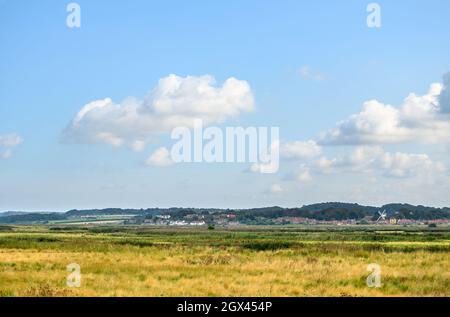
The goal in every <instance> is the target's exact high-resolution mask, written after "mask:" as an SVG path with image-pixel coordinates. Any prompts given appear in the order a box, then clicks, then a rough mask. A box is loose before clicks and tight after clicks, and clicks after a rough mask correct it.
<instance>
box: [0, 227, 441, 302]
mask: <svg viewBox="0 0 450 317" xmlns="http://www.w3.org/2000/svg"><path fill="white" fill-rule="evenodd" d="M70 263H77V264H79V265H80V268H81V286H80V287H68V286H67V285H66V281H67V276H68V275H69V274H70V272H68V271H67V270H66V267H67V265H68V264H70ZM370 263H377V264H379V265H380V267H381V282H382V284H381V287H379V288H370V287H368V286H367V284H366V278H367V276H368V275H369V274H370V272H368V271H367V266H368V264H370ZM0 296H450V231H449V228H448V227H439V226H438V227H436V228H429V227H426V226H423V227H414V228H412V227H396V229H395V230H393V227H390V229H388V228H387V227H386V228H384V227H381V226H373V227H370V226H366V227H364V226H345V227H337V226H334V227H326V226H323V227H321V226H292V227H243V228H240V229H220V228H215V229H214V230H208V229H207V228H206V227H203V228H167V227H165V228H163V227H161V228H160V227H138V226H136V227H133V226H94V225H92V226H64V225H59V226H7V225H3V226H1V227H0Z"/></svg>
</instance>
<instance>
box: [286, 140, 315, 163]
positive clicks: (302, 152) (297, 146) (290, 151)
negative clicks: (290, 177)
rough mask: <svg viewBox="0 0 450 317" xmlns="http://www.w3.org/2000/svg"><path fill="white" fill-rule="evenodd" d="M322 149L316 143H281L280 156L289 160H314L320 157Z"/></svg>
mask: <svg viewBox="0 0 450 317" xmlns="http://www.w3.org/2000/svg"><path fill="white" fill-rule="evenodd" d="M321 152H322V148H321V147H320V145H318V144H317V143H316V142H315V141H311V140H309V141H290V142H284V143H281V146H280V155H281V156H282V157H284V158H289V159H302V158H312V157H316V156H318V155H320V153H321Z"/></svg>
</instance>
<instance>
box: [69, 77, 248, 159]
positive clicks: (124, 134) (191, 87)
mask: <svg viewBox="0 0 450 317" xmlns="http://www.w3.org/2000/svg"><path fill="white" fill-rule="evenodd" d="M254 107H255V106H254V97H253V93H252V90H251V88H250V86H249V84H248V83H247V82H246V81H243V80H238V79H236V78H228V79H227V80H226V81H225V82H224V83H223V85H222V86H221V87H218V86H217V85H216V82H215V80H214V78H213V77H212V76H209V75H206V76H201V77H194V76H187V77H184V78H183V77H179V76H176V75H169V76H167V77H164V78H162V79H160V80H159V82H158V84H157V85H156V87H155V88H154V89H153V90H152V91H151V92H150V93H149V95H148V96H147V97H145V98H144V99H142V100H139V99H137V98H127V99H125V100H124V101H122V102H121V103H115V102H113V101H112V100H111V99H110V98H105V99H102V100H96V101H92V102H90V103H88V104H86V105H85V106H84V107H82V108H81V109H80V111H79V112H78V113H77V115H76V116H75V117H74V119H73V120H72V122H71V123H70V124H69V126H68V127H67V129H66V130H65V131H64V140H65V141H67V142H74V143H106V144H109V145H111V146H114V147H120V146H124V145H127V146H130V147H131V148H132V149H133V150H136V151H140V150H142V149H143V148H144V147H145V145H146V144H147V143H149V142H150V141H151V140H152V138H154V137H155V136H157V135H159V134H162V133H168V132H170V131H171V130H172V129H173V128H175V127H178V126H186V127H192V125H193V121H194V119H202V120H203V122H204V124H205V125H208V124H213V123H220V122H223V121H224V120H226V119H227V118H231V117H235V116H237V115H239V114H240V113H241V112H249V111H252V110H254Z"/></svg>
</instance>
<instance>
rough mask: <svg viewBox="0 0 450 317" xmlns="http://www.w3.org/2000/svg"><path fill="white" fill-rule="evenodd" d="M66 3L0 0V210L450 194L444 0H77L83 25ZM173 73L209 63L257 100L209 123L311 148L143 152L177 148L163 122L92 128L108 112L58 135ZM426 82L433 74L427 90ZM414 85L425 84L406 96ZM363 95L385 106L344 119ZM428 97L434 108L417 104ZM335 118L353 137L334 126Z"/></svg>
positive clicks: (220, 77) (448, 201)
mask: <svg viewBox="0 0 450 317" xmlns="http://www.w3.org/2000/svg"><path fill="white" fill-rule="evenodd" d="M69 2H70V1H50V0H48V1H39V2H36V1H21V0H19V1H16V0H15V1H12V0H3V1H1V0H0V43H1V48H2V49H1V51H0V153H3V154H0V157H3V158H0V210H66V209H71V208H94V207H98V208H101V207H113V206H114V207H116V206H117V207H139V208H140V207H153V206H160V207H168V206H196V207H200V206H202V207H234V208H235V207H251V206H264V205H281V206H298V205H303V204H305V203H311V202H320V201H338V200H339V201H351V202H358V203H364V204H374V205H380V204H383V203H388V202H394V201H395V202H396V201H399V202H410V203H417V204H419V203H420V204H427V205H435V206H442V205H450V197H449V196H448V190H449V189H450V188H449V187H450V177H449V175H448V168H449V166H448V164H449V162H450V160H449V155H450V149H449V146H448V143H449V141H450V138H449V136H448V135H447V134H446V133H445V130H446V127H447V124H448V123H449V122H450V121H449V120H448V118H447V117H446V114H445V111H443V110H442V109H443V108H444V102H445V100H448V99H445V98H444V97H442V96H445V94H446V93H448V90H447V89H446V85H445V83H444V82H443V75H444V74H446V73H447V72H448V71H450V41H448V37H449V33H450V20H449V19H448V14H449V13H450V3H448V2H446V1H436V0H435V1H378V2H377V3H378V4H379V5H380V7H381V19H382V20H381V21H382V22H381V23H382V25H381V28H368V27H367V24H366V18H367V15H368V14H369V13H367V12H366V6H367V4H368V3H369V2H370V1H356V0H355V1H314V2H311V3H310V2H306V1H250V0H246V1H208V2H207V1H127V2H126V1H114V2H111V1H99V0H96V1H77V3H78V4H79V5H80V7H81V27H80V28H68V27H67V25H66V17H67V15H68V13H67V12H66V5H67V4H68V3H69ZM170 74H175V75H177V76H178V77H179V78H181V79H184V78H188V77H187V76H191V77H194V78H197V77H198V78H200V77H201V76H204V75H210V76H212V77H214V78H215V80H216V84H215V86H216V87H219V88H220V87H221V86H222V85H223V84H224V82H225V81H226V80H227V79H228V78H230V77H233V78H236V79H238V80H239V81H242V82H243V81H245V82H246V83H247V84H248V85H249V87H250V89H251V94H252V96H253V97H254V100H255V102H254V111H241V112H240V113H239V115H237V116H233V117H229V118H228V117H227V118H226V120H225V121H224V122H223V123H222V122H220V123H217V125H219V126H221V127H225V126H278V127H280V135H281V141H282V144H284V145H283V146H287V147H289V146H290V147H289V148H290V149H292V148H295V149H298V148H299V147H300V148H301V149H302V150H305V151H306V150H310V151H313V152H314V150H316V153H315V154H314V153H311V154H308V155H304V151H303V152H302V151H300V152H301V153H303V154H301V153H300V152H299V151H297V152H295V153H296V155H293V156H295V157H292V155H291V157H289V158H283V157H282V160H281V162H280V170H279V172H278V173H276V174H260V173H252V172H251V171H249V165H250V164H201V163H198V164H175V165H171V166H165V167H163V166H152V165H151V164H150V165H149V164H146V162H147V161H148V157H149V156H151V155H152V153H154V151H155V150H157V149H159V148H161V147H166V148H169V147H170V145H171V140H170V138H169V135H170V131H166V132H167V133H162V134H159V135H158V136H152V137H151V141H148V142H146V144H145V147H144V148H143V149H142V150H141V151H133V150H132V149H130V147H127V146H111V144H107V143H108V142H103V143H102V142H92V139H89V138H87V137H86V135H89V133H92V132H93V131H92V129H94V128H92V127H96V126H102V125H103V124H105V126H108V122H105V121H100V120H108V118H100V119H96V120H98V121H93V119H92V118H91V119H90V120H91V121H89V122H85V123H84V124H85V126H86V130H85V131H82V132H80V131H79V130H77V131H75V132H74V133H76V134H77V137H76V138H75V141H74V140H72V141H71V142H68V141H67V140H66V139H65V137H64V131H67V129H71V128H70V126H71V123H72V122H73V119H74V118H75V116H76V115H77V113H78V112H79V111H80V110H81V109H82V108H83V107H84V106H85V105H86V104H89V103H90V102H92V101H95V100H103V99H105V98H111V100H112V101H113V102H115V103H117V104H121V102H122V101H123V100H124V99H125V98H127V97H130V96H133V97H135V98H138V99H144V98H145V97H146V96H148V95H149V92H150V91H152V89H154V88H155V87H157V86H158V83H159V81H160V80H161V79H164V78H166V77H167V76H169V75H170ZM433 83H438V84H440V85H441V86H442V87H440V88H435V91H434V92H431V93H430V91H429V88H430V85H431V84H433ZM410 93H414V94H416V95H417V96H429V97H424V98H423V100H422V99H421V101H417V102H415V101H414V100H409V101H407V102H405V101H404V100H405V98H406V97H407V96H408V95H409V94H410ZM433 98H434V99H433ZM369 100H377V101H378V102H379V103H380V106H377V105H374V106H373V108H371V109H373V111H371V112H370V113H369V115H368V116H369V117H367V116H363V115H361V116H357V117H353V119H350V118H352V117H351V116H352V115H353V116H355V115H356V114H360V113H361V112H362V109H363V104H364V103H365V102H366V101H369ZM430 100H431V101H430ZM417 104H419V106H417ZM433 104H439V105H440V107H441V110H442V111H441V112H442V113H438V112H439V111H437V112H436V113H434V112H433V113H431V112H430V113H429V112H427V111H428V110H429V111H431V110H430V109H431V108H430V109H428V108H427V109H428V110H426V111H425V112H420V111H419V110H420V109H422V108H423V107H425V108H426V107H428V106H429V107H431V106H432V105H433ZM387 105H392V107H393V108H395V109H404V111H403V110H401V111H399V114H392V116H394V117H395V118H396V119H398V118H400V119H399V120H401V122H400V123H398V125H399V126H397V125H396V124H397V123H395V124H394V125H395V126H394V127H393V126H390V125H388V126H385V124H384V123H383V122H388V123H389V122H391V121H390V120H395V118H394V119H392V117H390V115H391V113H390V112H389V108H388V106H387ZM402 106H404V108H402ZM411 107H416V108H413V110H411V111H412V112H413V113H414V115H413V117H414V118H413V119H411V118H412V117H408V115H407V114H406V113H408V114H411V111H410V112H408V111H409V110H408V111H407V109H410V108H411ZM421 107H422V108H421ZM419 108H420V109H419ZM385 110H386V111H385ZM377 111H379V112H377ZM416 114H418V115H416ZM428 115H429V116H431V117H432V118H431V117H429V116H428ZM397 116H398V118H397ZM372 118H375V119H374V121H372ZM423 118H425V119H423ZM85 120H88V119H85ZM364 120H368V123H367V122H366V121H364ZM376 120H378V121H376ZM341 121H345V122H346V123H344V125H343V126H340V125H339V122H341ZM358 122H359V123H361V122H362V125H363V126H364V128H363V129H364V131H362V130H358V129H357V128H355V127H360V126H359V125H358V124H357V123H358ZM424 122H425V124H424ZM365 123H367V124H368V125H364V124H365ZM425 126H426V127H425ZM449 127H450V126H449ZM121 128H123V130H121V133H128V132H123V131H130V129H129V127H125V126H124V127H121ZM366 128H367V129H366ZM371 128H373V130H370V129H371ZM89 129H90V130H89ZM333 129H337V130H338V131H339V132H340V133H341V135H344V136H346V137H348V138H346V140H349V139H351V140H352V142H343V141H342V140H343V137H339V138H338V139H337V140H335V139H333V138H332V137H331V136H330V134H328V136H327V131H331V130H333ZM440 131H443V132H440ZM363 132H364V133H363ZM80 133H83V135H82V136H83V137H81V136H79V135H78V134H80ZM130 133H131V132H130ZM132 133H133V134H134V135H135V134H139V135H141V131H137V128H136V127H135V128H133V129H132ZM345 133H348V134H349V135H346V134H345ZM2 136H3V139H2ZM363 136H364V137H363ZM13 137H16V139H15V141H14V140H12V138H13ZM120 137H124V138H125V137H129V134H127V135H126V136H125V135H120ZM17 138H20V141H19V139H17ZM2 140H3V141H2ZM308 141H311V142H314V144H315V145H316V147H314V146H311V144H312V143H311V142H309V143H307V142H308ZM295 142H297V143H295ZM105 143H106V144H105ZM282 152H283V151H282ZM299 153H300V154H299Z"/></svg>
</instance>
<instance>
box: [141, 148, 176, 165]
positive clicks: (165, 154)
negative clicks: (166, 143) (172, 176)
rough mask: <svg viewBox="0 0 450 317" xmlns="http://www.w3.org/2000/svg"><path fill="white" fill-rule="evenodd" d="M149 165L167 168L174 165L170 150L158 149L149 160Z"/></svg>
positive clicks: (147, 162)
mask: <svg viewBox="0 0 450 317" xmlns="http://www.w3.org/2000/svg"><path fill="white" fill-rule="evenodd" d="M146 164H147V165H151V166H158V167H166V166H170V165H172V164H174V162H173V161H172V159H171V157H170V153H169V150H168V149H167V148H165V147H160V148H158V149H156V150H155V151H154V152H153V153H152V154H151V155H150V156H149V158H148V159H147V161H146Z"/></svg>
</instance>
